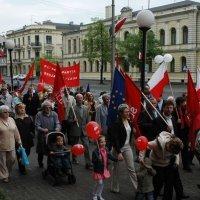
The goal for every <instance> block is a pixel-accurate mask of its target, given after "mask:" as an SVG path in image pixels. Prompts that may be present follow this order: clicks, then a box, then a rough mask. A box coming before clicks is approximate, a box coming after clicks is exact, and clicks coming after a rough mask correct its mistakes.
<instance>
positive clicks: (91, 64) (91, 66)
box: [90, 61, 93, 72]
mask: <svg viewBox="0 0 200 200" xmlns="http://www.w3.org/2000/svg"><path fill="white" fill-rule="evenodd" d="M92 68H93V63H92V61H90V72H92Z"/></svg>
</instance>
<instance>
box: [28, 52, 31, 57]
mask: <svg viewBox="0 0 200 200" xmlns="http://www.w3.org/2000/svg"><path fill="white" fill-rule="evenodd" d="M28 59H31V50H28Z"/></svg>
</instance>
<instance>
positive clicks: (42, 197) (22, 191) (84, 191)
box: [0, 150, 200, 200]
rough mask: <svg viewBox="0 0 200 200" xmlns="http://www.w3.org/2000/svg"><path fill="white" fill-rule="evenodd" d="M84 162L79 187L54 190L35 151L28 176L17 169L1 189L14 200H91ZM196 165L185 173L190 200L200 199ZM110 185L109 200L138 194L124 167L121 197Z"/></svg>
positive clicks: (89, 178)
mask: <svg viewBox="0 0 200 200" xmlns="http://www.w3.org/2000/svg"><path fill="white" fill-rule="evenodd" d="M80 161H81V162H80V165H75V166H74V172H75V174H76V177H77V183H76V184H75V185H63V186H59V187H53V186H51V185H50V184H49V183H50V182H51V180H50V179H48V181H49V182H48V181H47V180H43V179H42V176H41V171H42V170H41V169H39V168H38V166H37V162H36V154H35V150H32V153H31V158H30V162H31V164H30V166H29V169H28V175H26V176H23V175H19V173H18V171H17V166H15V169H14V170H13V175H12V181H11V182H10V183H8V184H3V183H1V184H0V187H1V188H3V190H4V191H5V192H6V194H7V196H8V197H9V198H10V200H47V199H48V200H61V199H67V200H90V199H91V192H92V188H93V180H92V176H91V172H90V171H87V170H86V169H85V168H84V162H83V160H82V158H80ZM195 164H196V165H195V166H194V167H193V173H185V172H182V171H181V175H182V180H183V184H184V187H185V193H186V194H189V195H190V200H198V199H199V197H200V190H199V189H197V186H196V184H197V183H200V181H199V177H200V170H199V165H198V164H197V162H195ZM109 184H110V180H107V181H106V182H105V190H104V192H103V196H104V197H105V199H106V200H133V199H134V192H133V190H132V188H131V184H130V180H129V177H128V176H127V171H126V169H125V166H124V163H121V167H120V190H121V192H120V194H113V193H110V191H109Z"/></svg>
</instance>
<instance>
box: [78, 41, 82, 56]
mask: <svg viewBox="0 0 200 200" xmlns="http://www.w3.org/2000/svg"><path fill="white" fill-rule="evenodd" d="M78 51H79V53H80V52H81V39H80V38H79V39H78Z"/></svg>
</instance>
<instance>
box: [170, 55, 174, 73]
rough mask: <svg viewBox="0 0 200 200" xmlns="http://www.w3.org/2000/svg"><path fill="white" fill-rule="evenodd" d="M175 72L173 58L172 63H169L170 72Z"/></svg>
mask: <svg viewBox="0 0 200 200" xmlns="http://www.w3.org/2000/svg"><path fill="white" fill-rule="evenodd" d="M174 71H175V60H174V58H173V60H172V62H171V63H170V72H174Z"/></svg>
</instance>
